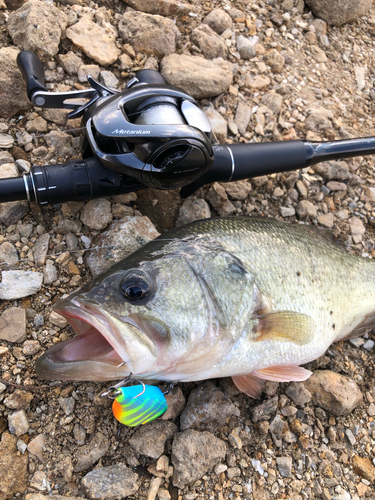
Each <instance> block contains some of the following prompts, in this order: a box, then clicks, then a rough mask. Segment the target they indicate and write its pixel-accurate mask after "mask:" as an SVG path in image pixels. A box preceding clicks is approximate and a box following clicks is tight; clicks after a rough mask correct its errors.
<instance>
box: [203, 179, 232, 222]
mask: <svg viewBox="0 0 375 500" xmlns="http://www.w3.org/2000/svg"><path fill="white" fill-rule="evenodd" d="M207 200H208V201H209V202H210V203H211V205H212V206H213V207H214V209H215V210H216V211H217V212H218V214H219V215H220V217H224V216H226V215H232V214H234V213H235V212H236V209H235V208H234V206H233V205H232V203H231V202H230V201H229V200H228V197H227V194H226V192H225V189H224V188H223V186H221V185H220V184H219V183H218V182H215V183H214V184H213V185H212V186H211V187H210V189H209V191H208V193H207Z"/></svg>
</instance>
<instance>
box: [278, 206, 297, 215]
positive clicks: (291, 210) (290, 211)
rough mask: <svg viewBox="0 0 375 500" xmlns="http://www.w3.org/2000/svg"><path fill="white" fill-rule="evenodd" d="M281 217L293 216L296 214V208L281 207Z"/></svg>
mask: <svg viewBox="0 0 375 500" xmlns="http://www.w3.org/2000/svg"><path fill="white" fill-rule="evenodd" d="M279 212H280V215H281V217H293V215H296V210H295V208H293V207H279Z"/></svg>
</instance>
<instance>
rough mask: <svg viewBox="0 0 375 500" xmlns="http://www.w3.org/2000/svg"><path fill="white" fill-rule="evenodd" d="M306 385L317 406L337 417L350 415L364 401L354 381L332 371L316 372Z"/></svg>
mask: <svg viewBox="0 0 375 500" xmlns="http://www.w3.org/2000/svg"><path fill="white" fill-rule="evenodd" d="M304 385H305V387H306V388H307V390H308V391H309V392H310V393H311V395H312V398H313V402H314V403H315V404H317V405H318V406H320V407H321V408H323V409H324V410H327V411H329V412H330V413H332V414H333V415H337V416H341V415H346V414H348V413H350V412H351V411H352V410H353V409H354V408H355V407H356V406H357V405H358V404H359V403H360V402H361V401H362V399H363V396H362V393H361V391H360V389H359V387H358V385H357V384H356V383H355V382H354V381H353V380H350V379H349V378H347V377H344V376H343V375H340V374H339V373H335V372H332V371H330V370H316V371H315V372H314V373H313V375H311V377H310V378H309V379H307V380H306V381H305V382H304Z"/></svg>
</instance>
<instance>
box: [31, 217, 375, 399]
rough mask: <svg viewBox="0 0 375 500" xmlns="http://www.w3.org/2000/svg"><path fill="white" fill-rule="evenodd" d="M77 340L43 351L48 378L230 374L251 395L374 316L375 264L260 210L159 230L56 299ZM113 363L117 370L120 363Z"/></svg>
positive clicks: (290, 375) (41, 369) (286, 377)
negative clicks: (249, 214) (157, 234)
mask: <svg viewBox="0 0 375 500" xmlns="http://www.w3.org/2000/svg"><path fill="white" fill-rule="evenodd" d="M55 310H56V311H57V312H58V313H59V314H61V315H62V316H64V317H65V318H66V319H67V320H68V321H69V323H70V324H71V325H72V326H73V328H74V329H75V330H76V331H77V332H78V334H79V335H78V336H76V337H74V338H72V339H70V340H67V341H65V342H62V343H60V344H57V345H56V346H54V347H52V348H51V349H49V350H48V351H47V352H46V353H45V354H43V356H42V357H41V358H40V359H39V360H38V362H37V373H38V375H39V376H40V377H42V378H45V379H49V380H56V379H57V380H95V381H100V380H113V379H120V378H124V377H125V376H127V375H128V374H129V373H130V372H131V373H133V375H134V376H136V378H140V379H157V380H165V381H173V382H176V381H198V380H204V379H208V378H217V377H228V376H231V377H232V378H233V380H234V383H235V384H236V385H237V387H238V388H239V389H241V390H242V391H244V392H245V393H246V394H248V395H250V396H252V397H259V394H260V392H261V390H262V386H263V384H264V381H265V380H275V381H281V382H286V381H301V380H306V379H307V378H308V377H309V376H310V374H311V372H309V371H308V370H306V369H305V368H303V367H301V366H300V365H303V364H305V363H307V362H309V361H312V360H314V359H316V358H318V357H320V356H321V355H322V354H323V353H324V352H325V351H326V350H327V349H328V347H329V346H330V345H331V343H332V342H336V341H339V340H342V339H344V338H347V337H349V336H351V335H353V336H354V335H359V334H361V333H363V332H364V331H365V330H366V329H368V328H369V327H371V325H372V324H373V323H374V321H375V264H374V263H373V262H372V261H371V260H370V259H365V258H361V257H358V256H353V255H350V254H348V253H346V252H344V251H342V250H340V249H339V248H338V247H337V246H336V245H335V244H334V243H332V242H331V241H329V240H328V239H327V238H326V237H325V236H323V235H321V234H320V233H319V230H317V229H316V228H313V227H311V226H305V225H292V224H287V223H284V222H279V221H277V220H275V219H270V218H262V217H233V218H223V219H207V220H201V221H197V222H193V223H191V224H188V225H186V226H183V227H179V228H177V229H174V230H172V231H169V232H167V233H165V234H163V235H162V236H160V237H159V238H157V239H155V240H153V241H152V242H150V243H148V244H146V245H145V246H144V247H142V248H141V249H140V250H138V251H137V252H135V253H134V254H132V255H130V256H129V257H127V258H125V259H124V260H122V261H121V262H119V263H117V264H116V265H115V266H113V267H112V268H111V269H109V270H108V271H107V272H105V273H103V274H101V275H99V276H98V277H96V278H95V279H94V280H93V281H92V282H91V283H90V284H88V285H86V286H84V287H83V288H82V289H81V290H79V291H77V292H75V293H73V295H71V296H70V297H69V298H67V299H65V300H62V301H60V302H59V303H58V304H57V305H56V306H55ZM121 363H122V365H121V366H118V365H119V364H121Z"/></svg>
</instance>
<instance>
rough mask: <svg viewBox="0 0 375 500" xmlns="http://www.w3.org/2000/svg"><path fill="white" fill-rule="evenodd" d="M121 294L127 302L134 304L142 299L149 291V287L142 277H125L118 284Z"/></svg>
mask: <svg viewBox="0 0 375 500" xmlns="http://www.w3.org/2000/svg"><path fill="white" fill-rule="evenodd" d="M120 290H121V293H122V294H123V295H124V297H126V298H127V299H128V300H131V301H132V302H135V301H136V300H140V299H144V298H145V297H147V295H148V294H149V293H150V291H151V286H150V284H149V283H148V281H147V280H146V279H145V277H144V276H134V275H132V276H126V277H125V278H124V279H123V280H122V282H121V284H120Z"/></svg>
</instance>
